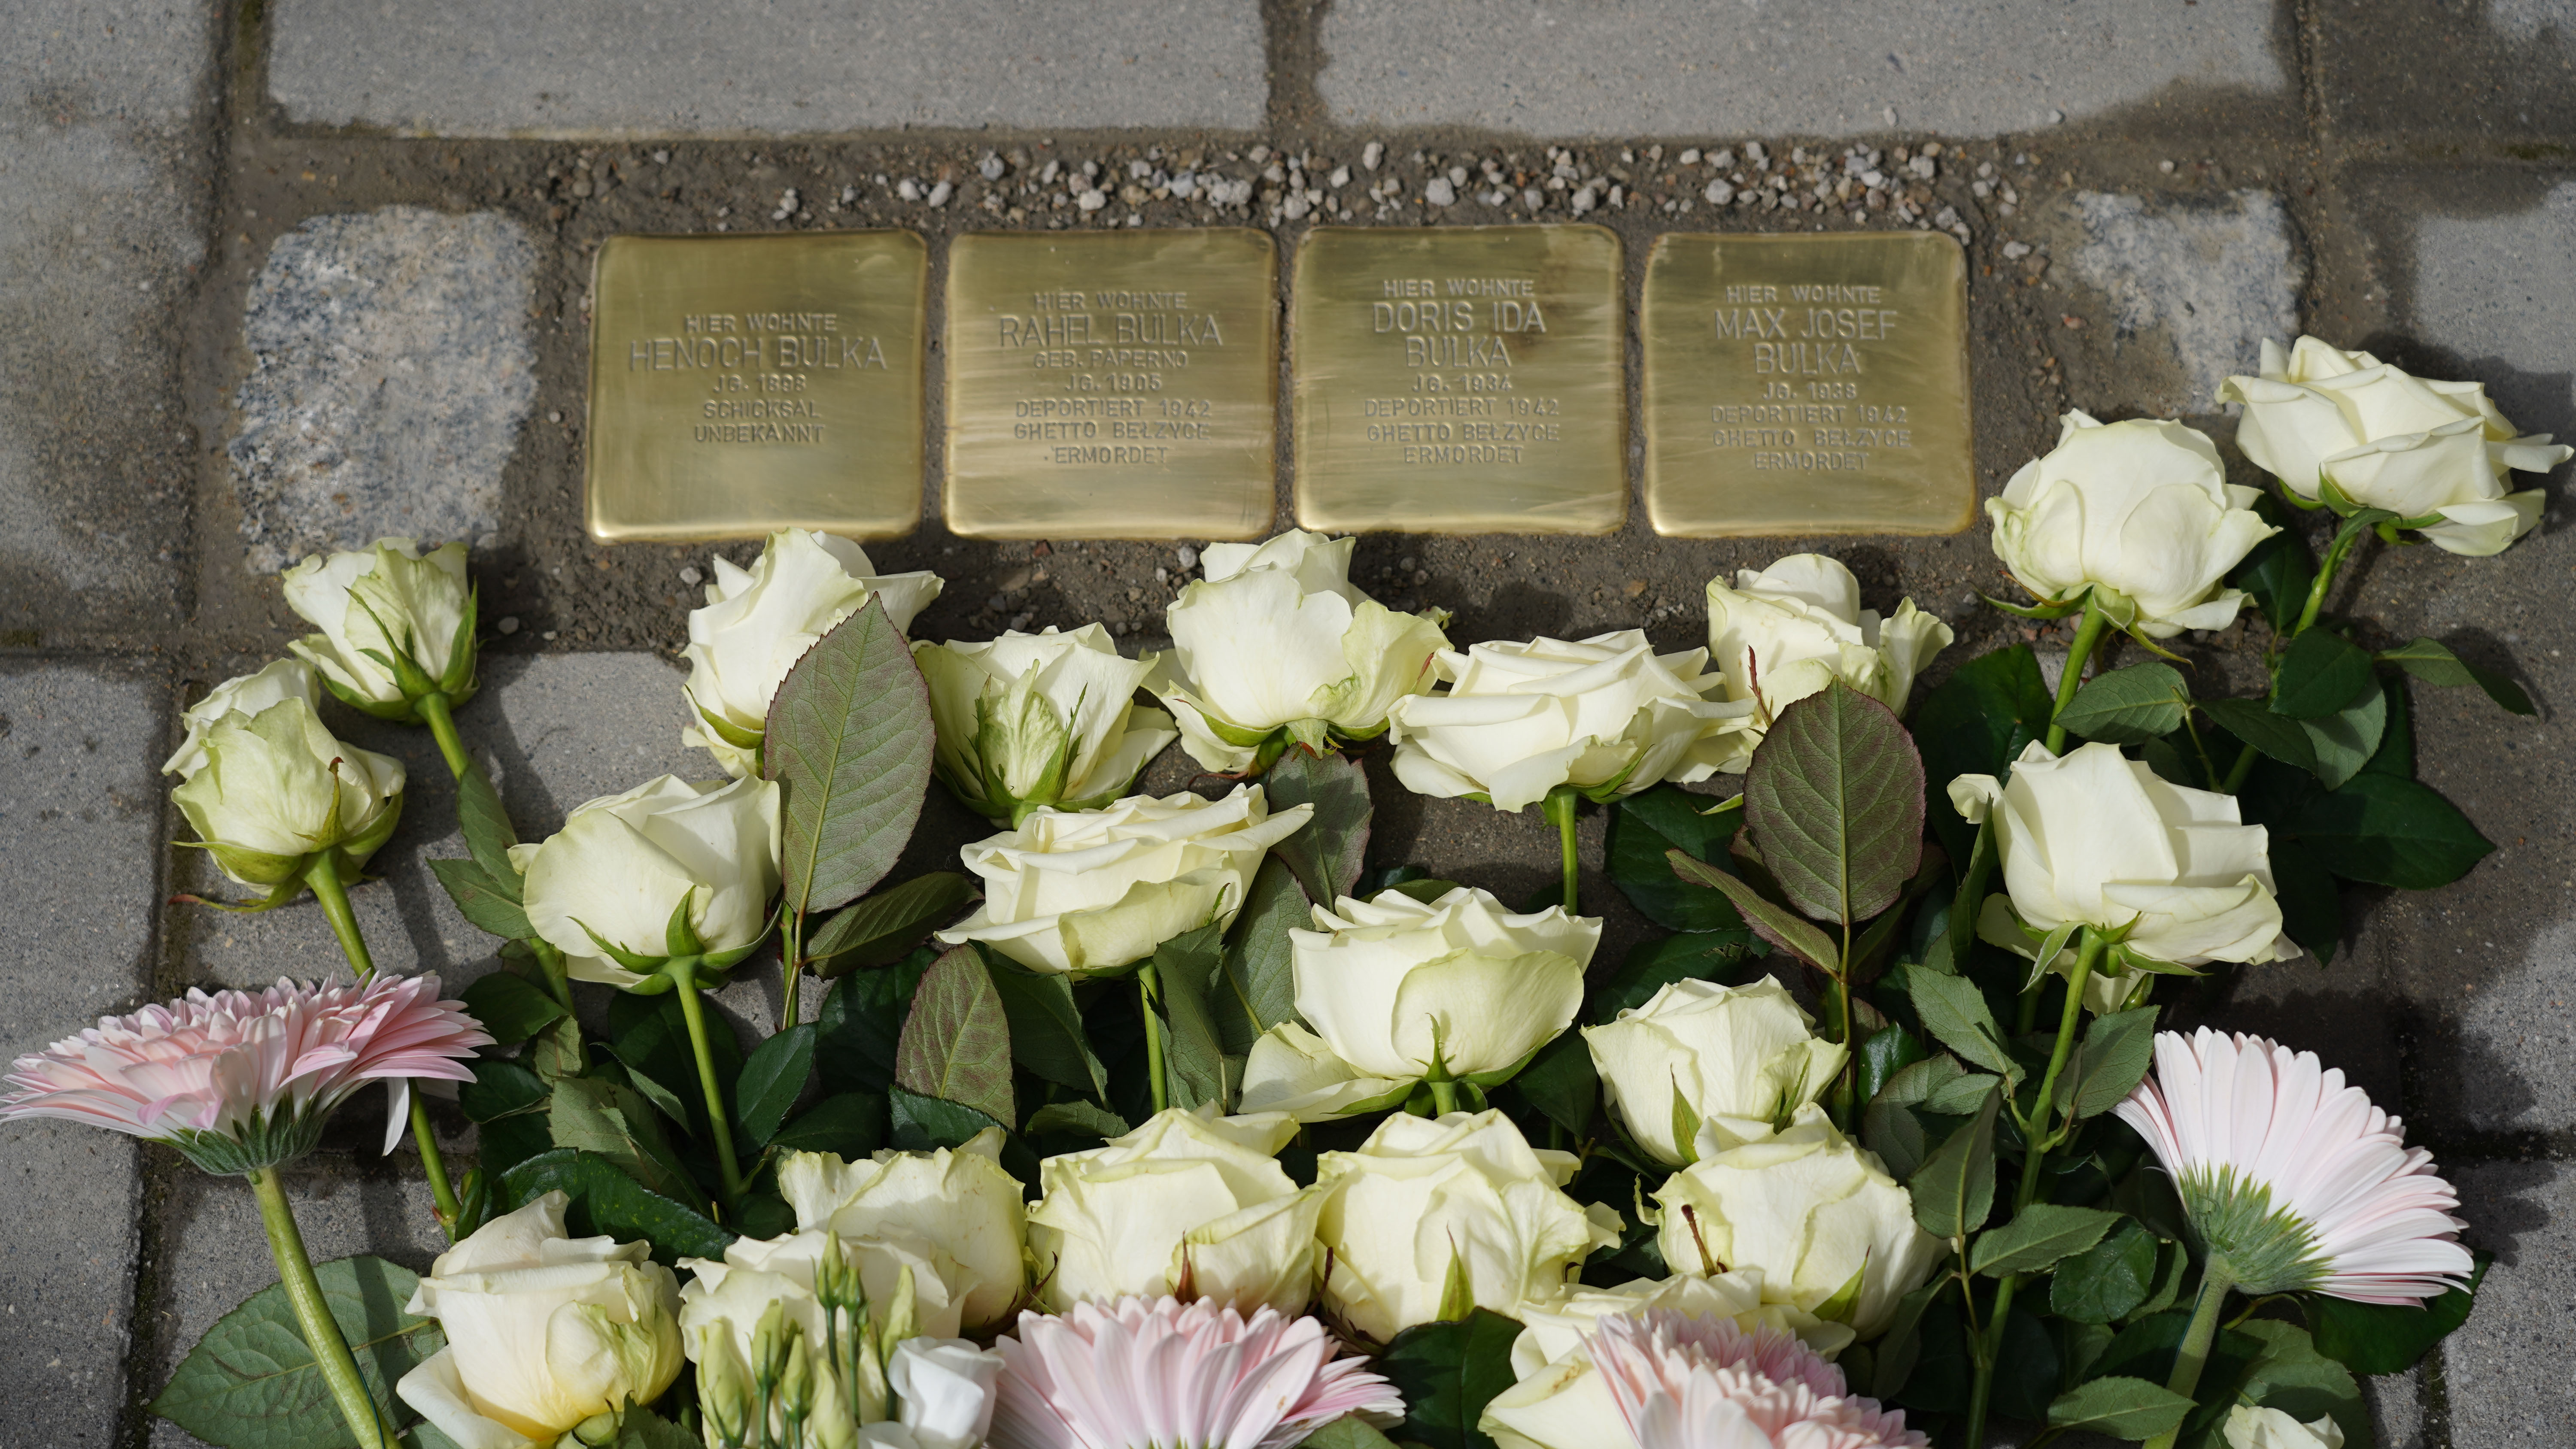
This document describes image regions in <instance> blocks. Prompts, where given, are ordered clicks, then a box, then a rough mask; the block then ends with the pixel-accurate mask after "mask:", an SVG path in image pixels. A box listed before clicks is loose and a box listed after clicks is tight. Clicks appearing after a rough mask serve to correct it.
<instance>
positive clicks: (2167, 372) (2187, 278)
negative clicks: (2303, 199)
mask: <svg viewBox="0 0 2576 1449" xmlns="http://www.w3.org/2000/svg"><path fill="white" fill-rule="evenodd" d="M2055 220H2056V221H2057V222H2058V223H2059V226H2060V227H2061V229H2064V230H2069V231H2071V233H2072V234H2071V235H2068V236H2066V238H2065V240H2064V242H2063V243H2062V244H2060V245H2059V246H2058V247H2057V248H2056V253H2057V255H2058V256H2060V257H2062V258H2066V259H2067V260H2068V261H2069V262H2070V263H2071V265H2070V266H2069V267H2068V268H2067V270H2068V271H2069V272H2070V273H2071V274H2072V276H2073V278H2074V280H2076V281H2078V282H2080V283H2082V284H2083V285H2084V286H2085V287H2087V288H2090V289H2091V290H2092V291H2093V292H2095V293H2097V294H2098V295H2099V296H2100V297H2101V299H2102V304H2103V305H2102V311H2103V312H2104V313H2106V314H2107V315H2105V316H2103V317H2102V318H2101V319H2100V320H2101V322H2106V323H2108V324H2109V327H2110V336H2109V338H2108V339H2107V347H2108V350H2109V356H2108V359H2107V362H2108V365H2107V367H2103V368H2097V369H2096V372H2097V374H2098V375H2099V376H2100V377H2101V378H2102V380H2103V381H2104V382H2105V383H2108V384H2109V385H2110V386H2111V388H2112V389H2113V390H2114V391H2115V392H2116V394H2117V395H2116V396H2096V395H2093V394H2090V393H2088V395H2087V397H2086V399H2085V401H2086V402H2088V403H2090V404H2091V407H2089V408H2088V409H2087V410H2088V411H2091V410H2093V409H2094V408H2101V409H2113V408H2127V409H2135V410H2137V411H2140V412H2147V413H2160V414H2166V415H2171V414H2176V413H2213V412H2216V411H2218V401H2217V396H2216V394H2217V392H2218V386H2219V384H2220V383H2223V382H2225V381H2226V380H2227V378H2228V377H2229V375H2230V374H2233V373H2241V372H2252V371H2253V370H2254V368H2255V365H2256V362H2257V361H2258V359H2259V358H2260V355H2261V348H2262V344H2263V339H2264V338H2266V337H2270V338H2275V339H2279V340H2283V341H2286V340H2288V339H2289V338H2292V337H2295V336H2296V335H2297V334H2298V326H2299V287H2300V284H2301V283H2302V282H2303V281H2304V280H2305V273H2306V268H2305V266H2304V264H2303V263H2302V262H2301V260H2300V258H2299V255H2298V252H2297V250H2296V249H2295V248H2294V247H2293V246H2292V245H2291V241H2290V226H2289V212H2288V209H2287V208H2285V207H2284V206H2282V204H2281V198H2280V197H2278V196H2276V195H2274V194H2273V193H2271V192H2269V191H2239V192H2236V193H2234V194H2232V195H2229V196H2226V197H2223V198H2219V199H2217V200H2215V201H2197V202H2176V203H2161V204H2155V205H2150V204H2149V203H2148V201H2146V200H2145V199H2144V198H2141V197H2136V196H2126V195H2117V194H2110V193H2104V192H2098V191H2085V192H2078V193H2076V194H2075V195H2073V196H2071V197H2069V198H2067V200H2066V201H2065V203H2064V204H2063V205H2062V207H2060V208H2059V210H2058V216H2057V217H2056V218H2055ZM2069 223H2071V226H2069V225H2068V224H2069ZM2097 325H2099V324H2098V323H2097ZM2104 345H2105V342H2103V341H2100V340H2097V341H2096V343H2095V346H2096V347H2097V348H2099V347H2102V346H2104Z"/></svg>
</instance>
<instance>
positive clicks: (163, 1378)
mask: <svg viewBox="0 0 2576 1449" xmlns="http://www.w3.org/2000/svg"><path fill="white" fill-rule="evenodd" d="M382 1096H383V1094H382V1093H381V1092H369V1093H364V1094H361V1095H360V1097H359V1098H358V1099H357V1100H355V1101H353V1102H352V1103H350V1105H349V1107H348V1108H347V1109H346V1110H349V1111H353V1112H357V1113H360V1114H364V1113H365V1112H367V1111H368V1110H369V1103H370V1099H381V1097H382ZM335 1130H336V1128H335ZM347 1169H348V1162H347V1159H345V1158H342V1157H339V1156H338V1155H336V1154H334V1153H331V1152H328V1151H325V1152H323V1153H320V1154H317V1155H315V1156H313V1157H309V1158H307V1159H305V1161H304V1162H303V1163H302V1164H299V1165H297V1166H294V1167H289V1168H287V1169H286V1171H285V1178H286V1193H287V1200H288V1202H290V1203H291V1204H293V1205H294V1208H295V1224H296V1227H297V1229H298V1230H299V1231H301V1232H302V1233H303V1235H304V1248H305V1251H306V1252H308V1253H310V1254H311V1255H312V1257H313V1261H315V1262H316V1263H324V1262H329V1261H330V1260H331V1259H333V1258H348V1257H354V1256H357V1255H359V1254H362V1253H363V1254H372V1255H374V1256H376V1257H379V1258H386V1259H390V1260H392V1261H393V1262H396V1263H400V1264H401V1265H403V1266H404V1267H406V1268H409V1269H411V1270H412V1271H413V1272H415V1273H420V1272H426V1271H428V1269H429V1264H430V1260H431V1259H433V1258H435V1257H437V1256H438V1255H439V1253H440V1252H442V1251H444V1250H445V1248H446V1246H447V1240H446V1238H445V1237H443V1236H442V1235H441V1234H440V1233H439V1230H438V1220H437V1218H436V1217H435V1216H434V1214H433V1209H432V1204H431V1202H430V1196H429V1184H428V1183H427V1182H426V1181H424V1180H422V1179H421V1178H419V1177H418V1176H416V1175H408V1174H407V1175H405V1176H402V1177H400V1178H395V1177H391V1176H388V1175H385V1174H381V1173H378V1174H371V1175H368V1176H365V1177H360V1176H356V1175H354V1174H352V1173H350V1172H349V1171H348V1170H347ZM159 1214H160V1225H161V1232H162V1238H161V1242H162V1245H163V1253H164V1257H163V1260H162V1263H161V1265H160V1266H161V1273H160V1275H159V1277H158V1280H157V1281H158V1285H159V1288H160V1298H159V1301H158V1302H156V1303H155V1304H154V1305H153V1312H154V1316H155V1334H156V1337H155V1340H154V1346H155V1348H156V1349H157V1353H156V1354H155V1355H154V1357H155V1359H156V1360H157V1361H156V1362H155V1364H154V1365H153V1369H152V1382H151V1383H150V1384H148V1385H146V1387H147V1388H148V1389H149V1390H150V1392H152V1393H156V1394H157V1393H159V1392H160V1391H161V1388H162V1386H163V1385H164V1384H167V1383H168V1382H169V1379H170V1374H171V1372H172V1371H173V1370H175V1369H176V1368H177V1367H178V1366H179V1362H180V1360H182V1359H184V1358H186V1357H187V1356H188V1351H189V1350H190V1349H192V1348H194V1347H196V1345H197V1340H198V1339H200V1338H203V1337H204V1336H205V1334H206V1330H207V1329H209V1328H212V1327H214V1326H215V1321H216V1320H217V1319H220V1318H222V1317H223V1316H224V1315H225V1314H227V1313H230V1312H231V1311H233V1309H235V1308H237V1307H239V1306H241V1302H242V1300H243V1299H245V1298H248V1297H250V1296H251V1295H252V1294H254V1293H257V1292H258V1291H260V1290H261V1289H263V1288H266V1287H268V1286H269V1285H270V1284H272V1283H275V1282H276V1281H277V1260H276V1259H274V1258H272V1257H270V1256H269V1252H268V1239H267V1237H266V1235H265V1233H264V1231H263V1230H262V1228H261V1226H260V1220H259V1202H258V1200H257V1199H256V1198H254V1197H252V1196H251V1191H250V1185H249V1184H248V1183H245V1182H244V1181H242V1180H241V1179H240V1178H238V1177H208V1176H206V1175H205V1174H203V1173H200V1172H195V1171H184V1172H182V1173H181V1174H180V1175H179V1176H178V1178H177V1179H176V1181H175V1184H174V1186H173V1188H172V1190H171V1192H170V1195H169V1198H168V1200H167V1201H165V1202H164V1203H162V1204H161V1205H160V1207H159ZM199 1442H200V1441H199V1440H198V1439H197V1438H196V1437H195V1436H194V1435H192V1434H189V1433H188V1432H187V1431H186V1430H184V1429H181V1428H180V1427H179V1426H178V1425H176V1424H173V1423H171V1422H169V1421H168V1420H166V1419H154V1420H152V1425H151V1443H152V1444H153V1446H154V1449H183V1446H195V1445H197V1444H198V1443H199Z"/></svg>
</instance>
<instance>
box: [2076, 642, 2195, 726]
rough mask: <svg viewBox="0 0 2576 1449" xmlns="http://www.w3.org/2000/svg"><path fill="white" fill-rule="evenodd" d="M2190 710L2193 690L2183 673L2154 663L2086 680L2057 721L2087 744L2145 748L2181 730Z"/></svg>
mask: <svg viewBox="0 0 2576 1449" xmlns="http://www.w3.org/2000/svg"><path fill="white" fill-rule="evenodd" d="M2190 709H2191V687H2190V686H2189V685H2187V684H2185V683H2184V682H2183V677H2182V671H2180V670H2178V669H2176V668H2174V667H2173V666H2172V665H2170V664H2164V663H2158V662H2155V661H2152V660H2151V661H2149V662H2147V663H2145V664H2132V665H2130V666H2129V667H2128V668H2126V669H2114V670H2112V671H2110V672H2109V673H2107V674H2102V675H2097V676H2095V677H2094V678H2093V679H2091V680H2089V681H2087V682H2086V684H2085V685H2084V687H2083V688H2082V689H2079V690H2077V691H2075V698H2073V699H2071V700H2069V701H2067V705H2066V708H2065V710H2064V711H2063V712H2062V713H2060V714H2059V715H2058V716H2057V722H2058V723H2059V724H2061V725H2063V726H2065V727H2066V730H2067V732H2068V733H2070V734H2074V735H2077V736H2080V737H2082V738H2084V739H2088V740H2100V741H2101V742H2103V743H2105V744H2113V745H2143V744H2145V743H2146V742H2147V741H2149V740H2152V739H2157V738H2160V737H2162V736H2165V735H2169V734H2172V733H2173V732H2174V731H2175V730H2178V729H2180V728H2182V720H2183V716H2184V715H2185V714H2187V713H2189V712H2190Z"/></svg>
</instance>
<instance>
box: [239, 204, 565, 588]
mask: <svg viewBox="0 0 2576 1449" xmlns="http://www.w3.org/2000/svg"><path fill="white" fill-rule="evenodd" d="M536 270H537V248H536V243H535V242H534V240H533V239H531V238H530V237H529V235H528V232H527V229H526V228H525V227H522V226H521V225H519V223H518V222H516V221H514V220H512V219H511V218H509V217H507V216H504V215H502V214H501V213H499V212H493V211H477V212H468V213H466V214H465V215H462V216H449V215H444V214H442V213H439V212H435V211H428V210H424V209H422V208H419V207H412V206H389V207H385V208H383V209H382V210H378V211H369V212H355V213H337V214H332V215H326V216H317V217H313V218H311V219H310V220H308V221H306V222H305V223H304V224H303V225H301V226H299V227H297V228H296V229H295V230H293V231H291V232H288V233H287V234H286V235H284V236H281V237H279V238H278V239H277V242H276V244H275V245H273V246H271V247H270V248H269V252H268V261H267V265H265V266H264V267H262V268H261V269H260V273H259V276H258V277H257V278H256V279H255V280H254V281H253V282H252V283H251V288H250V297H249V301H248V303H247V305H246V307H245V309H244V315H243V319H242V341H243V344H244V346H245V347H246V348H247V349H248V351H249V353H250V355H251V358H252V363H251V371H250V375H249V376H248V377H246V378H244V379H243V380H242V384H241V387H240V388H239V389H238V390H237V391H236V392H235V394H234V397H233V407H234V429H235V431H234V433H233V436H232V439H231V441H230V443H229V444H228V445H227V447H226V451H227V452H228V453H229V454H230V456H231V459H232V465H233V483H234V487H235V488H236V489H237V490H238V491H239V493H240V495H241V506H242V524H241V531H242V536H243V538H244V539H245V540H247V542H248V545H249V546H248V548H247V549H246V550H245V552H244V555H243V564H244V566H245V567H247V568H248V569H249V570H250V571H251V572H252V573H255V574H269V573H275V572H277V571H278V570H279V569H282V568H284V567H286V566H287V565H289V564H292V563H294V562H296V561H297V560H299V559H301V558H303V557H304V556H305V555H307V554H310V553H317V552H329V551H331V550H333V549H343V548H363V547H365V546H366V545H367V544H368V543H370V542H372V541H374V540H375V539H377V538H380V537H384V536H386V535H388V534H391V535H399V536H402V537H408V538H417V539H423V540H436V541H445V540H449V539H462V540H464V541H465V542H467V543H468V544H470V545H472V546H474V547H476V548H481V549H488V548H489V547H490V546H491V545H492V543H493V541H494V539H495V536H496V534H497V532H498V530H499V528H500V526H501V470H502V469H503V467H504V466H506V465H507V464H508V463H509V461H510V453H511V451H512V449H514V448H515V447H516V446H517V444H518V437H519V425H520V424H521V423H523V422H525V421H527V417H528V407H529V404H530V403H532V402H534V401H535V399H536V395H537V379H536V360H537V359H536V349H535V347H534V346H533V345H531V343H530V340H529V336H528V301H529V297H530V294H531V292H532V291H533V289H534V285H535V280H536Z"/></svg>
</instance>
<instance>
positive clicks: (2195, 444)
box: [1986, 413, 2280, 639]
mask: <svg viewBox="0 0 2576 1449" xmlns="http://www.w3.org/2000/svg"><path fill="white" fill-rule="evenodd" d="M2259 496H2260V494H2259V493H2258V492H2257V491H2256V490H2254V489H2252V488H2241V487H2238V486H2236V485H2234V484H2231V483H2229V482H2228V481H2227V471H2226V469H2224V468H2222V467H2220V466H2219V462H2218V449H2217V448H2215V447H2213V446H2211V444H2210V441H2209V439H2207V438H2206V437H2203V436H2202V435H2201V434H2199V433H2197V432H2194V431H2193V430H2192V429H2190V428H2186V427H2184V426H2183V425H2182V424H2180V423H2173V422H2164V421H2160V420H2155V419H2145V418H2141V419H2135V420H2132V421H2130V422H2125V423H2111V424H2108V425H2105V424H2103V423H2099V422H2096V421H2094V420H2093V419H2092V418H2089V417H2086V416H2085V415H2084V414H2082V413H2068V414H2067V415H2066V417H2065V420H2064V424H2063V429H2062V431H2061V433H2060V434H2059V437H2058V442H2057V447H2056V449H2055V450H2054V451H2052V452H2050V453H2049V454H2048V455H2047V456H2045V457H2041V458H2036V459H2033V460H2032V461H2031V462H2029V463H2027V464H2024V465H2023V467H2022V470H2021V471H2020V472H2018V473H2015V474H2014V475H2013V476H2012V481H2011V482H2009V483H2006V484H2005V485H2004V491H2003V496H2002V497H2000V498H1989V499H1987V500H1986V514H1987V516H1988V517H1990V518H1992V519H1993V520H1994V522H1995V537H1994V548H1995V557H1997V558H1999V559H2002V560H2003V562H2004V567H2006V568H2008V569H2010V570H2012V575H2013V577H2014V578H2016V579H2019V580H2020V581H2021V585H2022V587H2023V588H2026V589H2028V590H2030V591H2031V593H2032V594H2034V595H2036V596H2037V597H2038V598H2039V599H2040V601H2041V602H2042V603H2045V604H2063V603H2071V602H2073V601H2075V600H2076V599H2078V598H2080V597H2082V595H2083V594H2084V593H2085V591H2086V590H2088V589H2089V590H2092V591H2094V593H2095V596H2096V597H2097V598H2098V599H2099V600H2100V602H2101V603H2102V605H2103V608H2104V610H2105V611H2106V612H2107V613H2108V614H2109V615H2110V617H2111V620H2112V622H2114V623H2116V624H2118V625H2120V626H2121V627H2122V628H2124V629H2135V630H2136V631H2137V632H2139V633H2141V634H2144V635H2146V636H2147V637H2149V638H2154V639H2170V638H2172V637H2173V636H2174V635H2176V634H2179V633H2181V632H2182V631H2183V630H2185V629H2223V628H2225V627H2227V625H2228V623H2229V622H2230V621H2232V620H2234V619H2235V617H2236V610H2237V608H2238V607H2239V606H2240V605H2242V604H2243V603H2244V602H2245V595H2244V594H2243V593H2241V592H2239V591H2238V590H2235V589H2230V588H2224V587H2222V586H2221V580H2223V579H2225V578H2226V577H2227V572H2228V570H2230V569H2232V568H2234V567H2236V565H2237V564H2238V563H2239V562H2241V561H2242V560H2243V559H2244V557H2245V555H2246V554H2247V552H2249V551H2250V550H2252V548H2253V547H2254V545H2256V544H2258V543H2261V542H2262V541H2263V540H2264V539H2266V538H2269V537H2271V536H2272V535H2273V534H2275V533H2278V532H2280V530H2279V529H2277V528H2274V527H2273V526H2272V525H2270V524H2268V523H2265V522H2264V521H2263V520H2262V517H2261V516H2260V515H2258V514H2256V513H2254V512H2252V511H2251V510H2252V507H2253V504H2254V500H2255V499H2256V498H2257V497H2259Z"/></svg>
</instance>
